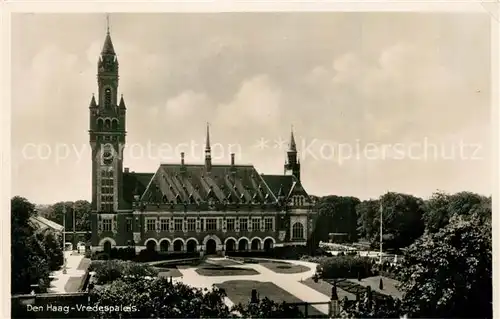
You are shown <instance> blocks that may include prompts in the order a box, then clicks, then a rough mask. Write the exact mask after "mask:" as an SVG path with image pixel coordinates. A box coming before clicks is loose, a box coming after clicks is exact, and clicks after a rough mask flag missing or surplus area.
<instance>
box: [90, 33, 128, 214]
mask: <svg viewBox="0 0 500 319" xmlns="http://www.w3.org/2000/svg"><path fill="white" fill-rule="evenodd" d="M97 84H98V94H97V96H94V95H92V98H91V100H90V106H89V111H90V128H89V135H90V146H91V148H92V212H93V213H97V214H99V213H108V214H109V213H116V212H117V211H118V210H119V209H120V208H121V203H122V202H123V201H122V197H123V194H122V183H123V149H124V146H125V135H126V131H125V115H126V107H125V102H124V100H123V96H121V98H120V100H118V60H117V57H116V54H115V50H114V47H113V42H112V41H111V35H110V32H109V26H108V31H107V33H106V39H105V41H104V45H103V48H102V51H101V54H100V56H99V61H98V63H97Z"/></svg>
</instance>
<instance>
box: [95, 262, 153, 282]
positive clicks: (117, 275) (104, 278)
mask: <svg viewBox="0 0 500 319" xmlns="http://www.w3.org/2000/svg"><path fill="white" fill-rule="evenodd" d="M89 270H92V271H95V276H94V278H95V281H96V283H97V284H98V285H102V284H106V283H110V282H113V281H115V280H118V279H121V278H123V277H137V278H138V277H145V276H150V277H156V276H158V270H156V269H155V268H154V267H152V266H149V265H145V264H139V263H135V262H132V261H122V260H106V261H93V262H92V264H91V265H90V267H89Z"/></svg>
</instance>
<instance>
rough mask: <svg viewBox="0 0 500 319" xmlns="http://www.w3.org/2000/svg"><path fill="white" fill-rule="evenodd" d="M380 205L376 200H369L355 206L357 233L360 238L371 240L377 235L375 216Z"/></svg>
mask: <svg viewBox="0 0 500 319" xmlns="http://www.w3.org/2000/svg"><path fill="white" fill-rule="evenodd" d="M379 207H380V203H379V201H378V200H374V199H370V200H365V201H362V202H360V203H359V204H358V205H357V206H356V214H357V216H358V233H359V235H360V236H361V237H363V238H366V239H371V238H373V237H374V236H376V234H378V231H379V230H378V229H377V228H376V225H375V222H374V220H375V216H376V215H377V214H379Z"/></svg>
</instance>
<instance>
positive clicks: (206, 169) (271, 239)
mask: <svg viewBox="0 0 500 319" xmlns="http://www.w3.org/2000/svg"><path fill="white" fill-rule="evenodd" d="M97 79H98V81H97V82H98V95H97V98H96V97H95V96H94V95H93V96H92V98H91V102H90V106H89V111H90V129H89V136H90V145H91V147H92V213H91V224H92V249H93V250H94V251H95V250H103V249H104V250H106V249H109V248H112V247H118V248H121V247H131V246H133V247H135V248H136V250H137V251H139V250H142V249H151V250H158V251H165V252H170V251H171V252H194V251H204V252H206V253H216V252H221V251H247V250H253V251H258V250H268V249H270V248H272V247H277V246H284V245H305V244H306V241H307V239H308V238H309V236H310V234H311V232H312V230H313V220H314V217H315V213H314V210H313V206H314V203H313V201H312V199H311V197H310V196H309V195H308V194H307V192H306V191H305V189H304V188H303V186H302V184H301V181H300V162H299V160H298V153H297V147H296V143H295V138H294V135H293V131H292V132H291V136H290V144H289V149H288V152H287V159H286V163H285V165H284V174H283V175H265V174H259V173H258V172H257V170H256V169H255V168H254V166H252V165H241V164H238V163H236V162H235V156H234V154H232V155H231V162H230V163H228V164H226V165H220V164H215V163H212V158H211V144H210V132H209V128H208V125H207V132H206V145H205V160H204V163H200V164H190V163H185V160H184V153H181V154H179V162H178V163H173V164H161V165H160V166H159V168H158V170H157V171H156V172H153V173H135V172H131V171H129V169H128V168H124V167H123V150H124V147H125V146H126V106H125V101H124V98H123V96H121V98H120V99H118V59H117V56H116V53H115V50H114V47H113V43H112V41H111V36H110V34H109V31H108V33H107V34H106V39H105V42H104V46H103V49H102V52H101V55H100V57H99V60H98V73H97Z"/></svg>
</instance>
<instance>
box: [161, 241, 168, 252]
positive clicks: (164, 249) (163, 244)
mask: <svg viewBox="0 0 500 319" xmlns="http://www.w3.org/2000/svg"><path fill="white" fill-rule="evenodd" d="M169 247H170V242H169V241H168V240H162V241H160V251H162V252H167V251H168V249H169Z"/></svg>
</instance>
